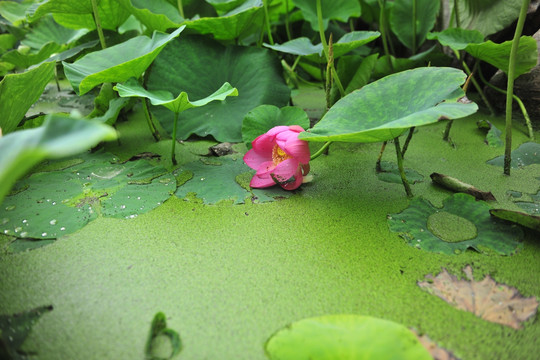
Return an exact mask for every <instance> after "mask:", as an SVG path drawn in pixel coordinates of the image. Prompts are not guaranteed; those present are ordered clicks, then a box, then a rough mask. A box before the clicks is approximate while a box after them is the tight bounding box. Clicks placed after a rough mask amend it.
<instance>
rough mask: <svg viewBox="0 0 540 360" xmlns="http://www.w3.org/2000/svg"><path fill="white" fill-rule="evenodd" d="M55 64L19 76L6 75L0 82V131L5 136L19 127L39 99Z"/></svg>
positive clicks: (52, 73) (46, 64)
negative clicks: (0, 130)
mask: <svg viewBox="0 0 540 360" xmlns="http://www.w3.org/2000/svg"><path fill="white" fill-rule="evenodd" d="M54 67H55V63H54V62H51V63H45V64H42V65H40V66H38V67H36V68H34V69H32V70H28V71H26V72H24V73H20V74H9V75H6V76H5V77H4V78H3V79H2V81H0V129H2V133H4V134H7V133H9V132H11V131H13V130H15V128H16V127H17V125H19V122H20V121H21V120H22V119H23V117H24V115H25V114H26V112H27V111H28V109H29V108H30V106H32V104H33V103H35V102H36V101H37V99H39V97H40V95H41V93H42V92H43V89H45V86H46V85H47V84H48V82H49V80H51V78H52V77H53V75H54Z"/></svg>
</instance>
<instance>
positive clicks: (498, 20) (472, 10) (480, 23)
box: [449, 0, 523, 36]
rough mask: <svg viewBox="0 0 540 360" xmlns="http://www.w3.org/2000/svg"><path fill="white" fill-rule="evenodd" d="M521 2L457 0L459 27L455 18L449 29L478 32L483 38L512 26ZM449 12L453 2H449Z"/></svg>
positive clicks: (515, 0) (454, 17) (510, 0)
mask: <svg viewBox="0 0 540 360" xmlns="http://www.w3.org/2000/svg"><path fill="white" fill-rule="evenodd" d="M522 2H523V1H522V0H480V1H479V0H457V4H458V9H459V11H458V13H459V14H458V18H459V22H460V23H459V26H458V24H456V16H453V17H452V19H451V20H452V21H451V22H450V25H449V27H461V28H465V29H474V30H478V31H480V32H481V33H482V34H483V35H484V36H488V35H491V34H493V33H496V32H497V31H499V30H502V29H504V28H506V27H507V26H509V25H510V24H512V22H514V21H515V20H516V19H517V18H518V15H519V9H520V8H521V3H522ZM449 4H450V12H452V11H453V7H454V6H453V5H454V1H449Z"/></svg>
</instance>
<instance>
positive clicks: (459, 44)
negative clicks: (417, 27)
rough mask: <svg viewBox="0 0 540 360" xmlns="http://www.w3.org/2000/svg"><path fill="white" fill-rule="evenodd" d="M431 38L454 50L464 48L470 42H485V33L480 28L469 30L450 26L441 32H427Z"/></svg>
mask: <svg viewBox="0 0 540 360" xmlns="http://www.w3.org/2000/svg"><path fill="white" fill-rule="evenodd" d="M427 38H428V39H430V40H439V42H440V43H441V45H443V46H449V47H450V48H451V49H452V50H456V51H459V50H464V49H465V48H466V47H467V46H468V45H469V44H480V43H483V42H484V35H482V33H481V32H480V31H478V30H467V29H462V28H448V29H445V30H443V31H440V32H432V33H429V34H427Z"/></svg>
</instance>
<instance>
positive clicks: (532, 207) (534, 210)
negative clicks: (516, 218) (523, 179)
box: [510, 190, 540, 217]
mask: <svg viewBox="0 0 540 360" xmlns="http://www.w3.org/2000/svg"><path fill="white" fill-rule="evenodd" d="M510 194H512V192H510ZM522 195H523V194H522V193H519V196H517V195H516V194H514V195H513V197H515V198H521V197H522ZM527 195H528V197H529V198H530V200H531V201H525V200H523V199H522V200H521V201H514V204H516V205H517V206H519V207H520V208H521V209H523V210H524V211H525V212H526V213H527V214H529V215H534V216H536V217H538V216H540V190H538V192H537V193H536V194H527Z"/></svg>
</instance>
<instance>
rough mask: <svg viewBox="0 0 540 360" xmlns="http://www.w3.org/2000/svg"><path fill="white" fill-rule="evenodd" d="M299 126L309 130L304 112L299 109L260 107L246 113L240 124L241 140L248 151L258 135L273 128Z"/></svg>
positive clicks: (293, 107) (272, 106)
mask: <svg viewBox="0 0 540 360" xmlns="http://www.w3.org/2000/svg"><path fill="white" fill-rule="evenodd" d="M283 125H284V126H290V125H299V126H301V127H302V128H304V129H305V130H307V129H308V128H309V119H308V116H307V114H306V112H305V111H304V110H302V109H300V108H299V107H295V106H285V107H282V108H281V109H280V108H278V107H277V106H274V105H260V106H257V107H256V108H255V109H253V110H251V111H250V112H248V113H247V115H246V117H245V118H244V121H243V122H242V139H243V140H244V143H246V146H247V147H248V149H251V142H252V141H253V140H255V138H256V137H257V136H259V135H262V134H264V133H266V132H267V131H268V130H270V129H271V128H273V127H275V126H283Z"/></svg>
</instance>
